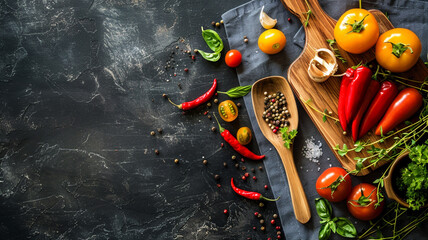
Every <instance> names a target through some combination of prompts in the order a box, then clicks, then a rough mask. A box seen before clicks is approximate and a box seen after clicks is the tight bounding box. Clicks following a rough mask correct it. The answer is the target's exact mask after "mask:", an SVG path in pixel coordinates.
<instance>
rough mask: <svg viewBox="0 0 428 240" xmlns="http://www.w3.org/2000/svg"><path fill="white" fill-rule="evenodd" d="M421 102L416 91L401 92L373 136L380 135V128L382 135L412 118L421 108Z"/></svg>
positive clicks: (420, 96) (421, 98)
mask: <svg viewBox="0 0 428 240" xmlns="http://www.w3.org/2000/svg"><path fill="white" fill-rule="evenodd" d="M423 102H424V100H423V97H422V95H421V94H420V93H419V91H418V90H416V89H414V88H405V89H403V90H401V92H400V93H399V94H398V95H397V97H396V98H395V99H394V101H393V102H392V104H391V106H389V108H388V110H387V111H386V113H385V116H383V118H382V120H381V121H380V123H379V125H378V126H377V128H376V132H375V134H376V135H381V130H380V129H381V128H382V132H383V133H385V134H386V133H388V132H389V131H391V130H392V129H394V128H395V127H396V126H397V125H398V124H400V123H401V122H403V121H405V120H407V119H409V118H410V117H411V116H413V114H415V113H416V112H417V111H418V110H419V108H421V107H422V105H423Z"/></svg>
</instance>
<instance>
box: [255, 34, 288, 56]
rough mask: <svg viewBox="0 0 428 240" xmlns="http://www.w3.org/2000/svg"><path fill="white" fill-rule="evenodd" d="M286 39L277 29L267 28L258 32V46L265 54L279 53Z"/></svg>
mask: <svg viewBox="0 0 428 240" xmlns="http://www.w3.org/2000/svg"><path fill="white" fill-rule="evenodd" d="M286 42H287V39H286V38H285V35H284V33H282V32H281V31H279V30H278V29H268V30H266V31H264V32H263V33H262V34H260V37H259V41H258V44H259V48H260V50H261V51H262V52H264V53H266V54H275V53H279V52H280V51H281V50H282V49H283V48H284V47H285V43H286Z"/></svg>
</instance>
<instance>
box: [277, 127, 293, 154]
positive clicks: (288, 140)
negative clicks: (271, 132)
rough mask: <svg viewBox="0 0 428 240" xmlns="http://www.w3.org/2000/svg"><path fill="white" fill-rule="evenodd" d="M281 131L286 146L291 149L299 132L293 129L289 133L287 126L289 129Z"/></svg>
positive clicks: (284, 128)
mask: <svg viewBox="0 0 428 240" xmlns="http://www.w3.org/2000/svg"><path fill="white" fill-rule="evenodd" d="M279 131H280V132H281V135H282V140H283V141H284V146H285V147H286V148H288V149H290V147H291V144H293V139H294V138H295V137H296V135H297V130H296V129H293V130H291V131H289V130H288V126H287V127H283V128H280V129H279Z"/></svg>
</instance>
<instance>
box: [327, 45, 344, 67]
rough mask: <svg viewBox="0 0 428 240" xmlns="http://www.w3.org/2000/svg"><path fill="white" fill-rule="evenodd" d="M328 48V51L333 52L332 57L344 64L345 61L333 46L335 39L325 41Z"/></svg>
mask: <svg viewBox="0 0 428 240" xmlns="http://www.w3.org/2000/svg"><path fill="white" fill-rule="evenodd" d="M326 41H327V43H328V46H330V49H331V50H332V51H333V52H334V56H335V57H337V59H339V60H340V61H342V63H346V62H347V61H346V59H345V58H343V57H342V55H340V51H339V49H338V48H336V47H334V46H333V44H335V43H336V39H326Z"/></svg>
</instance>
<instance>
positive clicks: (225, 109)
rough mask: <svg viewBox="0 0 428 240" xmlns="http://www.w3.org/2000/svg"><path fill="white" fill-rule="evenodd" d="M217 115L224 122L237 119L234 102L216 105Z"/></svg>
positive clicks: (236, 109) (228, 101) (227, 101)
mask: <svg viewBox="0 0 428 240" xmlns="http://www.w3.org/2000/svg"><path fill="white" fill-rule="evenodd" d="M218 113H219V114H220V117H221V118H222V119H223V120H224V121H226V122H232V121H233V120H235V119H236V118H237V117H238V108H237V107H236V105H235V103H234V102H232V101H230V100H226V101H223V102H221V103H220V104H219V105H218Z"/></svg>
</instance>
